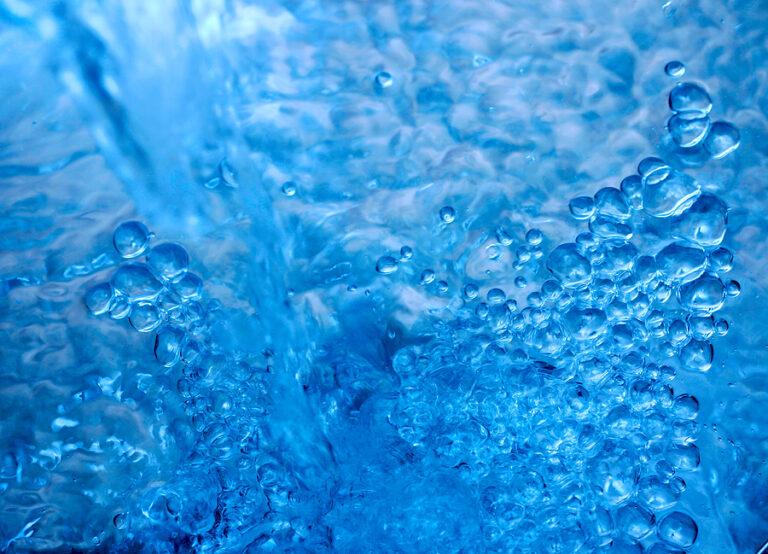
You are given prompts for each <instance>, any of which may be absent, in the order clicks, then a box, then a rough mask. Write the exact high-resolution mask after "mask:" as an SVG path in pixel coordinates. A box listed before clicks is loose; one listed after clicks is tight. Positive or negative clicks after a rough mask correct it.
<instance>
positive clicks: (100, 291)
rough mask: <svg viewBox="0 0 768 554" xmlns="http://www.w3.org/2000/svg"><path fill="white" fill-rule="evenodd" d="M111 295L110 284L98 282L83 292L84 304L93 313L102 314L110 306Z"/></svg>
mask: <svg viewBox="0 0 768 554" xmlns="http://www.w3.org/2000/svg"><path fill="white" fill-rule="evenodd" d="M113 297H114V295H113V293H112V286H111V285H110V284H109V283H99V284H98V285H94V286H93V287H91V288H89V289H88V291H87V292H86V293H85V305H86V307H87V308H88V309H89V310H90V311H91V313H92V314H93V315H102V314H105V313H107V312H108V311H109V309H110V308H111V307H112V299H113Z"/></svg>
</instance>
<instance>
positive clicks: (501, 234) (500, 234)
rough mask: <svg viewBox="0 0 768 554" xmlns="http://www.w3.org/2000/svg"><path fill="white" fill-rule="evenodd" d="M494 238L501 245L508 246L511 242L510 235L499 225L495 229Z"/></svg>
mask: <svg viewBox="0 0 768 554" xmlns="http://www.w3.org/2000/svg"><path fill="white" fill-rule="evenodd" d="M496 240H497V241H499V244H502V245H503V246H509V245H510V244H512V242H513V239H512V236H511V235H510V234H509V232H507V230H506V229H505V228H504V227H499V228H497V229H496Z"/></svg>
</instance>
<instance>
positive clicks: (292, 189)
mask: <svg viewBox="0 0 768 554" xmlns="http://www.w3.org/2000/svg"><path fill="white" fill-rule="evenodd" d="M280 190H281V191H282V192H283V194H284V195H285V196H287V197H288V198H290V197H291V196H295V195H296V183H294V182H293V181H286V182H285V183H283V186H282V187H280Z"/></svg>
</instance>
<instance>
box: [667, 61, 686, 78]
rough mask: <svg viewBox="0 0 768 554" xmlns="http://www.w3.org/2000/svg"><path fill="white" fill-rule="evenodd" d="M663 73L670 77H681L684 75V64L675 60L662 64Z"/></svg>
mask: <svg viewBox="0 0 768 554" xmlns="http://www.w3.org/2000/svg"><path fill="white" fill-rule="evenodd" d="M664 73H666V74H667V75H669V76H670V77H682V76H683V75H685V65H683V63H682V62H679V61H677V60H675V61H671V62H669V63H668V64H667V65H665V66H664Z"/></svg>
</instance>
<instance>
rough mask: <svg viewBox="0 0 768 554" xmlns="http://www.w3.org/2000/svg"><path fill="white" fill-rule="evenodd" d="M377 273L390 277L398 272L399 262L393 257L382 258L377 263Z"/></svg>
mask: <svg viewBox="0 0 768 554" xmlns="http://www.w3.org/2000/svg"><path fill="white" fill-rule="evenodd" d="M376 271H378V272H379V273H381V274H382V275H389V274H390V273H394V272H395V271H397V260H396V259H394V258H393V257H392V256H382V257H381V258H379V261H377V262H376Z"/></svg>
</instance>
